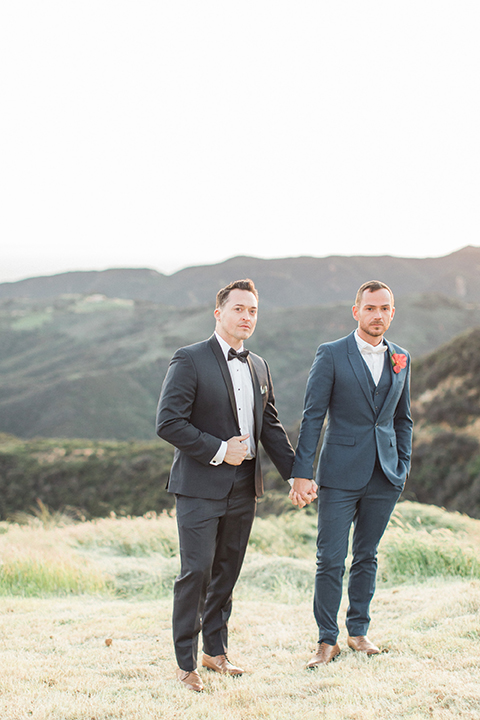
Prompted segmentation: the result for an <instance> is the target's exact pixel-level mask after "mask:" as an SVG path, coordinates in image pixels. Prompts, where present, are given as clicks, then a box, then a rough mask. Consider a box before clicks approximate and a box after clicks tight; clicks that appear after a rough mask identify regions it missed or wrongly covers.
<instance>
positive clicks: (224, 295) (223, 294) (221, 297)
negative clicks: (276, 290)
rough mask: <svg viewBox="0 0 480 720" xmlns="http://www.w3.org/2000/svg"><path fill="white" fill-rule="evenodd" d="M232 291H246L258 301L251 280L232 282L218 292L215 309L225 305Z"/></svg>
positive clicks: (255, 289)
mask: <svg viewBox="0 0 480 720" xmlns="http://www.w3.org/2000/svg"><path fill="white" fill-rule="evenodd" d="M232 290H247V291H248V292H251V293H253V294H254V295H255V297H256V298H257V300H258V292H257V288H256V287H255V285H254V283H253V280H250V278H245V279H244V280H234V281H233V282H231V283H230V284H229V285H227V286H226V287H224V288H222V289H221V290H219V291H218V293H217V303H216V305H215V308H221V307H223V306H224V305H225V303H226V302H227V300H228V296H229V295H230V293H231V291H232Z"/></svg>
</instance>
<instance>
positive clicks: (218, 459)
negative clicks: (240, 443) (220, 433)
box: [210, 440, 228, 465]
mask: <svg viewBox="0 0 480 720" xmlns="http://www.w3.org/2000/svg"><path fill="white" fill-rule="evenodd" d="M227 448H228V445H227V443H226V442H225V440H222V444H221V445H220V447H219V449H218V452H217V454H216V455H215V456H214V457H213V458H212V459H211V460H210V465H221V464H222V463H223V461H224V459H225V455H226V454H227Z"/></svg>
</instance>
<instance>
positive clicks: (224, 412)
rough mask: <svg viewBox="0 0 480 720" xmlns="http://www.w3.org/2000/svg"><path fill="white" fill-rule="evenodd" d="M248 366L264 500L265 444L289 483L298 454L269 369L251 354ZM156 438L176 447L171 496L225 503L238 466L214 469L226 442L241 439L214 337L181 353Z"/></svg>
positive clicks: (167, 384) (166, 386)
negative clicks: (261, 450)
mask: <svg viewBox="0 0 480 720" xmlns="http://www.w3.org/2000/svg"><path fill="white" fill-rule="evenodd" d="M247 361H248V365H249V368H250V372H251V375H252V381H253V391H254V415H255V443H256V446H257V457H256V462H255V490H256V494H257V496H260V495H262V494H263V480H262V472H261V467H260V460H259V457H258V451H259V448H258V443H259V442H261V443H262V445H263V447H264V448H265V451H266V452H267V455H268V456H269V457H270V459H271V460H272V461H273V463H274V464H275V466H276V467H277V469H278V471H279V473H280V475H281V476H282V477H283V479H284V480H286V479H288V478H289V477H291V469H292V465H293V459H294V452H293V448H292V446H291V445H290V442H289V440H288V437H287V435H286V433H285V430H284V428H283V426H282V425H281V423H280V421H279V419H278V415H277V410H276V408H275V397H274V392H273V385H272V380H271V377H270V371H269V369H268V365H267V363H266V362H265V360H263V359H262V358H261V357H259V356H258V355H255V354H254V353H250V354H249V356H248V358H247ZM156 429H157V434H158V435H159V436H160V437H161V438H163V439H164V440H167V442H169V443H171V444H172V445H174V446H175V454H174V460H173V464H172V468H171V471H170V478H169V482H168V490H169V492H172V493H177V494H180V495H187V496H189V497H201V498H211V499H222V498H224V497H226V496H227V495H228V493H229V492H230V490H231V488H232V485H233V482H234V479H235V466H233V465H229V464H228V463H226V462H223V463H221V464H220V465H217V466H214V465H211V464H210V461H211V460H212V458H213V457H214V456H215V455H216V453H217V452H218V450H219V448H220V443H221V441H222V440H229V439H230V438H231V437H233V436H235V435H240V428H239V425H238V418H237V409H236V404H235V397H234V391H233V386H232V380H231V377H230V372H229V370H228V366H227V361H226V360H225V356H224V354H223V352H222V349H221V347H220V345H219V343H218V341H217V339H216V337H215V335H212V336H211V337H210V338H209V339H208V340H204V341H203V342H199V343H196V344H194V345H189V346H188V347H184V348H180V349H179V350H177V352H176V353H175V355H174V356H173V358H172V360H171V361H170V366H169V368H168V371H167V375H166V377H165V380H164V383H163V386H162V392H161V395H160V400H159V404H158V410H157V428H156Z"/></svg>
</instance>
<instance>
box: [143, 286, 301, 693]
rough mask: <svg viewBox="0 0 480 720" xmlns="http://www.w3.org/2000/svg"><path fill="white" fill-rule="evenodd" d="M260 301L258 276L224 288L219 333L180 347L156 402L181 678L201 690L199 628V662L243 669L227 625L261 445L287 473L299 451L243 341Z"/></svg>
mask: <svg viewBox="0 0 480 720" xmlns="http://www.w3.org/2000/svg"><path fill="white" fill-rule="evenodd" d="M257 309H258V293H257V290H256V289H255V286H254V284H253V282H252V281H251V280H248V279H247V280H237V281H235V282H233V283H230V285H227V287H225V288H223V289H222V290H220V291H219V292H218V294H217V302H216V308H215V312H214V315H215V320H216V327H215V333H214V334H213V335H212V336H211V337H210V338H209V339H208V340H204V341H203V342H199V343H196V344H195V345H190V346H188V347H184V348H180V349H179V350H177V352H176V353H175V355H174V356H173V358H172V360H171V362H170V366H169V369H168V372H167V375H166V377H165V381H164V383H163V387H162V392H161V395H160V401H159V405H158V412H157V434H158V435H159V436H160V437H161V438H163V439H164V440H167V441H168V442H170V443H172V445H174V446H175V454H174V460H173V464H172V468H171V472H170V478H169V482H168V490H169V492H172V493H175V499H176V510H177V525H178V534H179V539H180V558H181V569H180V574H179V576H178V577H177V579H176V581H175V587H174V604H173V639H174V645H175V654H176V657H177V662H178V669H177V678H178V679H179V680H180V681H181V682H182V683H183V684H184V685H185V686H186V687H188V688H189V689H191V690H195V691H197V692H199V691H201V690H203V683H202V680H201V678H200V675H199V674H198V672H197V669H196V668H197V650H198V634H199V632H200V629H201V630H202V635H203V650H204V654H203V659H202V665H203V666H204V667H207V668H209V669H211V670H215V671H217V672H221V673H229V674H230V675H241V674H242V672H243V670H242V669H241V668H239V667H235V666H234V665H232V664H231V663H230V662H229V660H228V658H227V625H228V619H229V617H230V614H231V610H232V591H233V587H234V585H235V582H236V581H237V578H238V575H239V573H240V569H241V566H242V562H243V558H244V556H245V551H246V548H247V543H248V538H249V535H250V530H251V527H252V523H253V518H254V515H255V505H256V497H258V496H260V495H262V494H263V481H262V472H261V468H260V460H259V457H258V449H259V448H258V444H259V442H260V441H261V442H262V445H263V446H264V448H265V450H266V452H267V454H268V456H269V457H270V458H271V459H272V461H273V462H274V464H275V465H276V467H277V469H278V471H279V473H280V475H281V476H282V477H283V478H284V479H285V480H287V479H288V478H290V475H291V470H292V465H293V459H294V452H293V449H292V446H291V445H290V442H289V440H288V438H287V435H286V433H285V430H284V429H283V427H282V425H281V423H280V421H279V419H278V416H277V411H276V409H275V398H274V394H273V385H272V380H271V377H270V372H269V369H268V365H267V363H266V362H265V361H264V360H263V359H262V358H261V357H259V356H258V355H254V354H253V353H249V352H248V350H244V349H243V341H244V340H246V339H248V338H249V337H250V336H251V335H252V333H253V331H254V330H255V325H256V323H257Z"/></svg>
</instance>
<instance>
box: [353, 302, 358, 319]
mask: <svg viewBox="0 0 480 720" xmlns="http://www.w3.org/2000/svg"><path fill="white" fill-rule="evenodd" d="M352 315H353V319H354V320H358V308H357V306H356V305H354V306H353V307H352Z"/></svg>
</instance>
